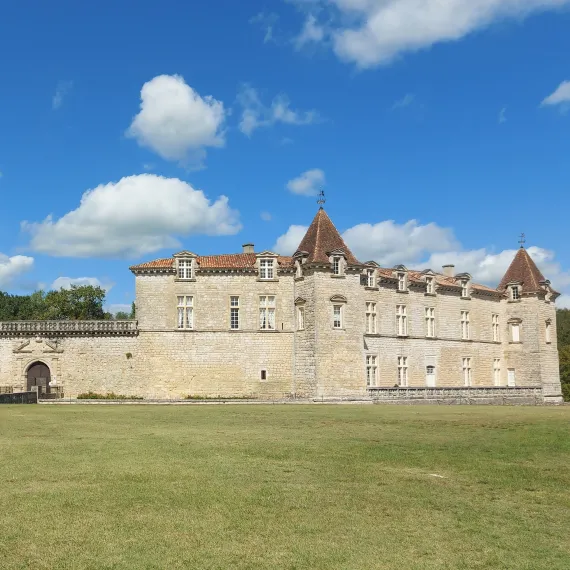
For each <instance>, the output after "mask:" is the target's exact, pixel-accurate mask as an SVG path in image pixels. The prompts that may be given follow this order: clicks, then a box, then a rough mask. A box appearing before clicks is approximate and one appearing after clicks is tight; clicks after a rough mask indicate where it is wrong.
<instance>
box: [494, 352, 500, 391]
mask: <svg viewBox="0 0 570 570" xmlns="http://www.w3.org/2000/svg"><path fill="white" fill-rule="evenodd" d="M493 385H494V386H501V359H500V358H494V359H493Z"/></svg>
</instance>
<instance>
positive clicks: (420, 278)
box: [377, 267, 498, 293]
mask: <svg viewBox="0 0 570 570" xmlns="http://www.w3.org/2000/svg"><path fill="white" fill-rule="evenodd" d="M377 271H378V274H379V275H381V276H382V277H388V278H394V279H395V278H396V277H395V275H394V272H395V270H394V269H390V268H384V267H382V268H379V269H377ZM434 277H435V282H436V283H437V284H438V285H441V286H443V287H461V280H460V279H456V278H455V277H447V276H446V275H442V274H441V273H435V274H434ZM424 278H425V274H424V273H422V272H421V271H417V270H415V269H409V270H408V279H409V280H410V281H411V282H416V283H419V282H422V283H423V282H424ZM471 288H472V289H474V290H475V291H487V292H489V293H498V291H497V289H492V288H491V287H487V286H486V285H481V284H479V283H471Z"/></svg>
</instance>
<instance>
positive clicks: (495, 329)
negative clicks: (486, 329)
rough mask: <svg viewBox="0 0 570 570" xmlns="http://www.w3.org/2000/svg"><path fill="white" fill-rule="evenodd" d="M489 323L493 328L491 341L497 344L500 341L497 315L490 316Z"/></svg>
mask: <svg viewBox="0 0 570 570" xmlns="http://www.w3.org/2000/svg"><path fill="white" fill-rule="evenodd" d="M491 321H492V326H493V341H495V342H499V341H500V340H501V331H500V327H499V315H497V314H496V313H493V314H492V315H491Z"/></svg>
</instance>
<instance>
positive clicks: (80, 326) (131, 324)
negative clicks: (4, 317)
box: [0, 321, 139, 337]
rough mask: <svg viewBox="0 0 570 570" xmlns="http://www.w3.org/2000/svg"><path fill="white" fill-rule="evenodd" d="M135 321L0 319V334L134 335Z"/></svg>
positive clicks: (16, 335)
mask: <svg viewBox="0 0 570 570" xmlns="http://www.w3.org/2000/svg"><path fill="white" fill-rule="evenodd" d="M138 332H139V331H138V324H137V321H0V336H13V337H21V336H35V335H40V336H41V335H46V334H48V335H50V336H80V335H86V336H97V335H111V336H115V335H117V336H135V335H137V334H138Z"/></svg>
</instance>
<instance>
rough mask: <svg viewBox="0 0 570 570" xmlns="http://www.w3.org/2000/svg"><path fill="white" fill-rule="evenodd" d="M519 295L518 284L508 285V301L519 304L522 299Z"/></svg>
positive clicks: (519, 288) (519, 287)
mask: <svg viewBox="0 0 570 570" xmlns="http://www.w3.org/2000/svg"><path fill="white" fill-rule="evenodd" d="M521 293H522V292H521V286H520V283H513V284H511V285H509V300H510V301H511V302H512V303H520V301H521V297H522V294H521Z"/></svg>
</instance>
